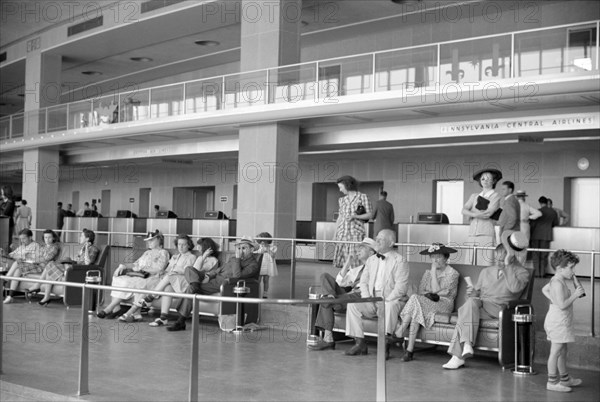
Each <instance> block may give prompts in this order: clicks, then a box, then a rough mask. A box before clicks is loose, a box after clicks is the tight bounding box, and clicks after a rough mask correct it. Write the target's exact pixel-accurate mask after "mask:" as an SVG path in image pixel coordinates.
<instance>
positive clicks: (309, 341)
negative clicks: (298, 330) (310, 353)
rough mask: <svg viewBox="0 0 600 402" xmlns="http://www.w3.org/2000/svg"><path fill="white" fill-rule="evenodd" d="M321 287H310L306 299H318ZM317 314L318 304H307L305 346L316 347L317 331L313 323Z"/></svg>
mask: <svg viewBox="0 0 600 402" xmlns="http://www.w3.org/2000/svg"><path fill="white" fill-rule="evenodd" d="M320 290H321V287H320V286H316V285H314V286H310V287H309V288H308V298H309V299H320V298H321V293H320ZM318 312H319V305H318V304H309V305H308V328H307V331H306V334H307V336H306V345H307V346H308V345H316V344H317V343H318V342H319V338H320V336H319V331H318V330H317V329H316V328H315V322H316V320H317V313H318Z"/></svg>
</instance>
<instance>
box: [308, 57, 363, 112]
mask: <svg viewBox="0 0 600 402" xmlns="http://www.w3.org/2000/svg"><path fill="white" fill-rule="evenodd" d="M372 77H373V56H372V55H365V56H357V57H349V58H344V59H337V60H328V61H325V62H322V63H319V97H320V98H321V99H324V102H327V101H328V100H329V101H334V98H335V97H336V96H344V95H354V94H362V93H365V92H371V90H372V89H371V88H372V85H371V80H372Z"/></svg>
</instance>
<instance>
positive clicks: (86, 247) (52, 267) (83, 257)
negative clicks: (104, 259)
mask: <svg viewBox="0 0 600 402" xmlns="http://www.w3.org/2000/svg"><path fill="white" fill-rule="evenodd" d="M94 240H96V233H94V232H93V231H92V230H88V229H83V230H82V231H81V234H80V235H79V244H81V249H79V253H78V254H77V260H76V261H66V262H65V263H64V264H61V263H58V262H54V261H53V262H50V263H48V265H46V269H45V270H44V271H45V274H44V273H42V276H44V275H45V277H46V279H48V280H49V281H62V280H64V277H65V269H66V268H67V266H68V265H72V264H79V265H90V264H93V263H94V262H96V259H97V258H98V255H99V254H100V250H99V249H98V247H96V246H94ZM52 286H53V285H42V290H43V291H44V298H43V299H42V300H41V301H39V302H38V304H39V305H40V306H46V305H47V304H48V303H50V300H51V299H50V291H51V290H52Z"/></svg>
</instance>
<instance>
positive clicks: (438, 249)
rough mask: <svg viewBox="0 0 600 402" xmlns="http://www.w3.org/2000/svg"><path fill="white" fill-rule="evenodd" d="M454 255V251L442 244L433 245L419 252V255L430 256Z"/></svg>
mask: <svg viewBox="0 0 600 402" xmlns="http://www.w3.org/2000/svg"><path fill="white" fill-rule="evenodd" d="M452 253H456V250H455V249H453V248H450V247H446V246H444V245H443V244H442V243H433V244H432V245H431V246H429V248H426V249H425V250H423V251H421V252H419V254H421V255H432V254H452Z"/></svg>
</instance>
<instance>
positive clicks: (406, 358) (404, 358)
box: [402, 350, 413, 362]
mask: <svg viewBox="0 0 600 402" xmlns="http://www.w3.org/2000/svg"><path fill="white" fill-rule="evenodd" d="M412 359H413V352H409V351H408V350H407V351H406V352H404V356H402V361H403V362H409V361H411V360H412Z"/></svg>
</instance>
